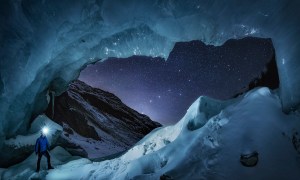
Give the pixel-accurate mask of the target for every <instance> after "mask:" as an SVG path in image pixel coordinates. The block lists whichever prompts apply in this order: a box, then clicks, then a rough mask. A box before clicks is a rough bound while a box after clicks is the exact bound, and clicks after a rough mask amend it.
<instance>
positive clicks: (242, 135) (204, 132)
mask: <svg viewBox="0 0 300 180" xmlns="http://www.w3.org/2000/svg"><path fill="white" fill-rule="evenodd" d="M205 104H206V107H207V108H203V107H204V106H203V105H205ZM220 106H223V108H219V109H218V107H220ZM216 109H218V110H216ZM203 114H206V116H205V115H203ZM207 114H210V115H207ZM299 120H300V114H299V113H292V114H289V115H286V114H284V113H283V112H282V107H281V102H280V99H279V97H278V95H277V93H275V92H271V91H270V90H269V89H268V88H257V89H254V90H252V91H250V92H248V93H247V94H245V95H244V96H241V97H238V98H236V99H233V100H229V101H225V102H221V101H216V100H213V99H210V98H207V97H200V98H199V99H197V100H196V101H195V102H194V103H193V104H192V105H191V107H190V108H189V109H188V111H187V113H186V115H185V116H184V117H183V118H182V119H181V120H180V121H179V122H178V123H177V124H176V125H173V126H167V127H163V128H158V129H156V130H154V131H152V132H151V133H150V134H149V135H147V136H146V137H144V138H143V139H142V140H141V141H140V142H138V143H137V144H136V145H135V146H134V147H133V148H131V149H130V150H128V151H127V152H126V153H125V154H124V155H122V156H121V157H119V158H116V159H113V160H107V161H102V162H91V161H90V160H87V159H78V160H74V161H70V162H67V163H63V164H62V165H58V166H56V168H55V169H54V170H51V171H48V172H47V173H45V174H44V175H41V177H42V178H45V179H49V180H52V179H53V180H54V179H159V178H160V177H161V176H164V177H165V178H173V179H222V180H223V179H249V180H253V179H275V180H277V179H278V180H279V179H287V180H292V179H298V177H300V160H299V157H300V156H299V154H298V152H297V150H296V149H295V146H294V145H293V140H292V139H293V138H292V136H293V134H295V132H300V121H299ZM191 121H197V122H201V123H200V124H201V125H199V126H197V127H196V126H194V128H193V129H192V130H191V129H190V128H189V123H190V122H191ZM253 151H257V152H258V154H259V155H258V158H259V161H258V164H257V165H256V166H255V167H245V166H243V165H242V164H241V163H240V161H239V160H240V155H241V154H247V153H251V152H253ZM32 163H33V162H32ZM21 164H26V161H24V162H23V163H21ZM20 166H21V165H20ZM30 166H31V167H33V165H30ZM16 167H18V166H14V167H11V168H9V169H8V170H3V171H2V173H3V174H4V175H5V174H7V173H8V172H18V174H16V175H12V174H13V173H10V175H12V176H11V178H12V179H21V177H22V178H23V179H26V177H29V176H33V175H32V174H30V173H29V174H28V173H27V172H32V170H31V169H30V168H27V169H26V168H25V169H24V170H23V171H21V170H20V169H21V168H17V169H16ZM15 169H16V170H15ZM17 170H18V171H17ZM25 172H26V173H27V174H26V173H25ZM32 173H33V172H32ZM20 174H21V175H20ZM22 174H25V175H24V176H22ZM3 177H5V176H3Z"/></svg>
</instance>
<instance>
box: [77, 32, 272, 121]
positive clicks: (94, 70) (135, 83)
mask: <svg viewBox="0 0 300 180" xmlns="http://www.w3.org/2000/svg"><path fill="white" fill-rule="evenodd" d="M272 54H273V46H272V42H271V40H270V39H258V38H245V39H241V40H229V41H227V42H226V43H225V44H224V45H222V46H219V47H215V46H206V45H205V44H203V43H202V42H201V41H191V42H179V43H176V45H175V47H174V49H173V50H172V52H171V53H170V55H169V57H168V59H167V61H166V60H165V59H162V58H152V57H141V56H132V57H129V58H123V59H117V58H109V59H108V60H106V61H104V62H103V63H101V62H99V63H97V64H95V65H89V66H88V67H87V68H86V69H84V70H83V71H82V72H81V74H80V77H79V79H80V80H82V81H84V82H86V83H87V84H89V85H91V86H93V87H97V88H100V89H103V90H106V91H109V92H112V93H114V94H115V95H117V96H118V97H119V98H120V99H121V100H122V101H123V102H124V103H125V104H127V105H128V106H129V107H131V108H133V109H135V110H137V111H138V112H140V113H143V114H146V115H148V116H149V117H150V118H151V119H152V120H155V121H158V122H160V123H162V124H164V125H169V124H174V123H176V122H178V121H179V120H180V119H181V118H182V117H183V116H184V114H185V112H186V110H187V109H188V108H189V106H190V105H191V104H192V103H193V102H194V101H195V100H196V99H197V98H198V97H199V96H201V95H205V96H210V97H213V98H217V99H228V98H230V97H232V96H233V95H235V94H236V93H237V92H239V91H240V90H241V89H242V88H243V87H245V86H247V85H248V84H249V82H250V81H251V80H252V79H253V78H255V77H258V76H259V75H260V73H261V72H262V71H263V70H264V67H265V64H266V63H267V62H268V61H270V59H271V58H272Z"/></svg>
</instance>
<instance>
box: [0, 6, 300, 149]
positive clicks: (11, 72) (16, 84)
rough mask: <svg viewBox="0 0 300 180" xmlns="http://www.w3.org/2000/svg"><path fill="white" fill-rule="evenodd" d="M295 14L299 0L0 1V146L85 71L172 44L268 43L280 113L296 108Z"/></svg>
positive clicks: (299, 94)
mask: <svg viewBox="0 0 300 180" xmlns="http://www.w3.org/2000/svg"><path fill="white" fill-rule="evenodd" d="M270 4H271V5H270ZM298 7H299V1H298V0H291V1H285V0H277V1H275V2H274V1H273V0H266V1H251V2H250V1H242V2H241V1H240V0H228V1H224V2H222V1H221V2H219V1H218V2H214V1H197V0H192V1H189V2H186V1H184V0H180V1H167V2H166V1H151V0H147V1H139V0H129V1H126V2H124V1H121V0H119V1H113V2H112V1H109V0H104V1H76V2H74V1H63V2H61V1H59V0H51V1H47V0H45V1H35V2H31V1H22V0H20V1H1V4H0V11H1V12H3V13H1V16H0V19H1V26H0V33H1V36H0V39H1V42H2V45H3V47H2V48H1V49H0V56H1V63H0V69H1V71H0V72H1V73H0V122H1V123H0V147H1V146H3V142H4V140H5V139H7V138H11V137H14V136H16V135H17V134H26V133H27V127H29V125H30V118H31V117H32V115H33V114H40V113H41V112H43V110H45V109H46V107H47V105H48V101H47V97H49V92H55V95H59V94H61V93H62V92H63V91H65V90H66V88H67V85H68V83H69V82H70V81H71V80H74V79H76V78H77V77H78V75H79V72H80V70H81V69H82V68H84V67H85V66H86V65H87V64H90V63H93V62H95V61H99V60H100V59H102V60H104V59H106V58H107V57H128V56H132V55H145V56H162V57H167V56H168V55H169V52H170V51H171V50H172V48H173V46H174V44H175V42H177V41H190V40H197V39H198V40H202V41H203V42H205V43H206V44H212V45H220V44H222V43H224V42H225V41H226V40H228V39H229V38H241V37H245V36H248V35H251V36H258V37H267V38H272V40H273V43H274V47H275V50H276V58H277V64H278V70H279V76H280V83H281V84H280V91H279V94H280V97H281V101H282V104H283V109H284V110H285V111H291V110H294V109H296V108H298V107H299V103H300V91H298V89H299V82H300V77H299V76H298V73H299V68H300V63H299V57H300V54H299V52H300V51H299V45H300V44H299V43H300V41H298V40H297V38H296V37H298V34H299V32H300V29H299V27H300V26H299V20H298V17H299V13H300V11H298ZM128 12H130V13H128ZM282 59H284V63H281V61H282ZM200 124H201V123H200Z"/></svg>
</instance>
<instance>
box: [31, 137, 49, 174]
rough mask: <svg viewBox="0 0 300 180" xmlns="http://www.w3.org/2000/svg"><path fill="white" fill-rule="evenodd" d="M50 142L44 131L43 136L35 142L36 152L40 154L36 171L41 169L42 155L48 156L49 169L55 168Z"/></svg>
mask: <svg viewBox="0 0 300 180" xmlns="http://www.w3.org/2000/svg"><path fill="white" fill-rule="evenodd" d="M48 149H49V143H48V140H47V137H46V134H45V133H44V132H43V131H42V134H41V136H40V137H39V138H38V139H37V140H36V143H35V154H36V155H38V160H37V165H36V172H39V171H40V162H41V158H42V156H43V155H44V156H46V158H47V163H48V169H53V167H52V166H51V162H50V155H49V153H48Z"/></svg>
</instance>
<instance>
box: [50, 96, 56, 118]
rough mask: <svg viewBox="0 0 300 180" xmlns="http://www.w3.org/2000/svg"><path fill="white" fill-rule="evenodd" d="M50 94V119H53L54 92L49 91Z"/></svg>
mask: <svg viewBox="0 0 300 180" xmlns="http://www.w3.org/2000/svg"><path fill="white" fill-rule="evenodd" d="M50 93H51V103H52V107H51V110H52V113H51V118H52V119H53V118H54V99H55V92H54V91H50Z"/></svg>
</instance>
